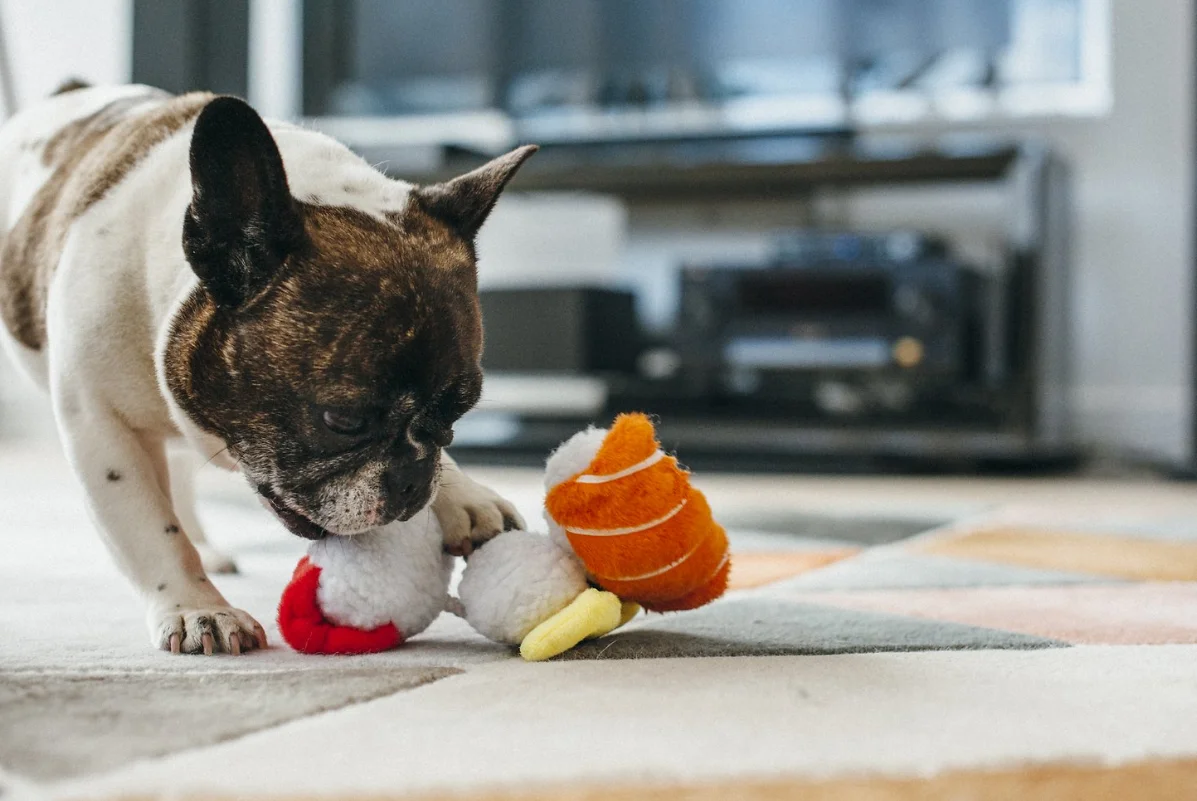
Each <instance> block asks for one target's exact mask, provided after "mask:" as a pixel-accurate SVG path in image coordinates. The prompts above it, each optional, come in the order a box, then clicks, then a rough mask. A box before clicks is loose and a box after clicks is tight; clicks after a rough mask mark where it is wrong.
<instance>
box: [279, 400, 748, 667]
mask: <svg viewBox="0 0 1197 801" xmlns="http://www.w3.org/2000/svg"><path fill="white" fill-rule="evenodd" d="M545 486H546V490H547V492H548V495H547V497H546V499H545V518H546V520H547V521H548V524H549V525H548V527H549V534H548V536H545V535H544V534H536V533H532V532H528V531H509V532H506V533H504V534H501V535H499V536H498V537H496V538H494V539H493V540H491V541H490V542H488V543H486V544H485V545H483V546H482V547H481V548H479V549H478V550H477V551H475V552H474V553H473V554H472V555H471V556H470V557H469V559H468V561H467V564H466V569H465V572H464V574H463V575H462V579H461V583H460V585H459V586H458V596H459V597H458V598H451V597H450V595H449V591H448V587H449V578H450V575H451V573H452V567H453V561H452V557H450V556H447V555H445V554H444V553H443V552H442V549H441V532H440V529H439V526H438V524H437V521H436V517H435V515H433V514H432V513H431V511H430V510H428V509H425V510H424V511H422V512H420V513H419V514H417V515H416V516H415V517H413V518H412V519H410V520H408V521H406V522H401V523H392V524H390V525H388V526H384V527H382V528H379V529H377V530H375V531H371V532H368V533H366V534H360V535H357V536H355V537H329V538H327V539H325V540H321V541H319V542H316V543H313V544H312V546H311V547H310V548H309V550H308V555H307V556H306V557H304V558H303V559H302V560H301V561H300V563H299V565H298V567H297V568H296V570H295V574H294V576H293V578H292V580H291V583H290V584H289V585H288V586H287V589H286V590H285V591H284V593H283V598H282V602H281V604H280V605H279V629H280V630H281V631H282V634H283V637H284V639H286V640H287V642H288V643H289V644H290V645H291V646H292V647H293V648H295V649H296V650H299V651H303V652H306V653H370V652H375V651H383V650H387V649H389V648H394V647H396V646H398V645H400V644H401V643H403V642H404V641H405V640H407V639H409V638H411V637H412V636H414V635H416V634H418V633H419V632H421V631H423V630H424V629H425V628H427V627H428V625H429V624H431V623H432V621H433V620H434V619H436V617H437V615H439V614H440V613H441V612H442V611H445V610H446V609H449V610H451V611H453V612H455V613H456V614H459V615H461V616H462V617H464V618H465V619H466V621H467V622H469V624H470V625H471V626H473V628H474V629H475V630H476V631H478V632H479V633H480V634H482V635H483V636H485V637H488V638H489V639H492V640H495V641H496V642H502V643H508V644H511V645H519V646H520V653H521V654H522V655H523V656H524V658H525V659H529V660H540V659H547V658H549V657H552V656H556V655H557V654H559V653H561V652H563V651H566V650H568V649H569V648H572V647H573V646H574V645H576V644H577V643H579V642H581V641H582V640H584V639H587V638H590V637H596V636H601V635H603V634H606V633H608V632H610V631H611V630H613V629H615V628H617V627H618V626H620V625H622V624H623V623H625V622H627V620H629V619H630V618H631V617H632V616H633V615H635V614H636V612H637V611H639V609H640V608H641V607H643V608H645V609H648V610H650V611H656V612H667V611H677V610H683V609H693V608H695V607H698V606H702V605H703V604H705V603H708V602H710V601H712V600H714V599H715V598H717V597H719V596H720V595H721V594H722V593H723V591H724V590H725V589H726V587H727V576H728V570H729V567H730V560H729V555H728V546H727V535H726V533H725V532H724V530H723V528H722V527H720V526H719V524H718V523H716V522H715V521H714V519H713V518H712V517H711V510H710V507H709V506H708V505H707V502H706V499H705V498H704V497H703V495H702V493H701V492H699V491H698V490H696V489H694V488H693V487H692V486H691V485H690V480H689V475H688V474H687V473H686V471H685V470H683V469H682V468H680V467H679V466H678V464H677V460H676V459H674V458H673V457H672V456H669V455H667V454H665V453H664V452H663V451H662V450H661V447H660V444H659V443H658V442H657V439H656V433H655V432H654V430H653V426H652V423H651V422H650V421H649V419H648V418H647V417H645V416H644V415H642V414H628V415H621V416H619V417H618V418H616V420H615V423H614V425H612V427H611V429H610V430H606V429H595V428H590V429H587V430H586V431H583V432H580V433H578V434H575V435H574V436H573V437H571V438H570V439H569V440H567V441H566V442H565V443H564V444H563V445H562V446H561V447H559V448H558V449H557V450H556V451H555V452H554V453H553V454H552V456H550V457H549V460H548V464H547V468H546V475H545Z"/></svg>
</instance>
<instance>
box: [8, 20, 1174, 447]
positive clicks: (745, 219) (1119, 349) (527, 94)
mask: <svg viewBox="0 0 1197 801" xmlns="http://www.w3.org/2000/svg"><path fill="white" fill-rule="evenodd" d="M0 14H2V18H3V36H4V41H5V43H6V45H7V51H8V63H9V70H8V71H9V73H10V74H9V76H8V79H7V80H6V81H5V89H6V94H7V95H8V97H7V99H6V102H7V103H8V104H9V105H12V104H14V103H15V104H16V105H18V106H19V105H20V104H21V103H28V102H32V101H33V100H35V99H37V98H39V97H41V96H44V95H45V94H47V93H49V92H50V91H51V90H52V89H53V88H54V87H55V86H57V85H58V84H59V83H61V82H62V81H63V80H64V79H66V78H68V77H72V76H79V77H83V78H85V79H88V80H90V81H93V82H98V83H115V82H124V81H129V80H133V81H137V82H144V83H151V84H155V85H158V86H161V87H163V88H166V89H169V90H173V91H185V90H189V89H196V88H206V89H213V90H216V91H222V92H230V93H234V94H238V95H242V96H246V97H248V99H249V100H250V101H251V102H252V103H254V104H255V105H256V106H257V107H258V108H259V110H260V111H262V112H263V113H264V114H266V115H270V116H275V117H281V118H296V119H302V120H304V121H305V123H306V124H308V125H310V126H312V127H315V128H318V129H322V130H325V131H327V132H329V133H330V134H333V135H335V136H337V137H338V138H340V139H342V140H343V141H345V142H347V143H348V144H349V145H351V146H352V147H354V148H355V149H357V150H358V151H360V152H361V153H362V154H363V155H364V156H365V157H366V158H368V159H369V160H370V161H371V162H372V163H375V164H378V165H379V166H380V167H381V168H383V169H385V170H386V171H387V172H388V173H390V174H393V175H394V176H396V177H403V178H405V179H408V180H412V181H416V182H427V181H433V180H438V179H441V178H444V177H448V176H450V175H453V174H456V173H458V172H461V171H464V170H467V169H469V168H472V167H473V166H476V165H477V164H480V163H481V162H482V161H484V160H485V159H486V158H488V157H490V156H493V155H495V154H498V153H501V152H503V151H505V150H507V149H509V148H510V147H512V146H514V145H515V144H519V143H523V142H536V143H539V144H541V145H542V148H543V150H542V152H541V153H540V154H539V155H537V156H536V157H535V158H534V159H533V160H532V161H531V162H529V164H528V166H527V167H525V169H524V170H523V171H522V172H521V173H520V175H519V176H518V177H517V179H516V180H515V182H514V183H513V185H512V188H511V190H509V192H508V193H507V194H506V195H505V196H504V199H503V200H502V201H501V203H500V204H499V207H498V209H497V210H496V212H495V214H494V216H493V217H492V218H491V221H490V222H489V223H488V224H487V227H486V228H485V229H484V231H483V233H482V236H481V238H480V241H479V254H480V279H481V286H482V289H483V304H484V309H485V315H486V325H487V351H486V356H485V360H486V362H485V366H486V368H487V374H488V377H487V390H486V394H485V397H484V399H483V402H482V403H481V404H480V406H479V408H478V409H477V410H476V411H474V412H472V413H471V414H470V415H469V416H467V418H466V419H465V420H463V421H462V423H461V425H460V427H459V429H458V436H457V445H456V446H455V450H456V451H458V453H459V454H460V455H461V457H463V458H465V459H466V460H475V461H488V462H498V463H503V464H510V463H535V462H538V461H539V460H541V459H542V458H543V455H544V453H545V452H546V451H548V450H549V449H551V448H552V447H553V446H554V445H555V444H556V443H557V442H559V441H560V440H561V439H563V438H564V437H566V436H568V435H569V434H570V433H572V432H573V431H575V430H576V429H577V428H578V426H579V425H580V424H582V423H584V422H586V421H590V420H598V421H601V420H604V419H607V418H609V417H610V415H611V414H612V413H614V412H617V411H621V410H627V409H643V410H646V411H650V412H653V413H655V414H657V415H659V416H660V418H661V421H662V423H661V434H662V438H663V440H664V441H665V443H666V445H667V446H669V447H671V448H676V449H678V450H679V451H681V452H682V453H683V454H684V455H685V458H686V460H687V462H689V463H690V464H691V465H692V466H695V467H700V468H717V469H753V470H755V469H765V470H794V471H798V470H804V469H809V468H811V467H814V468H818V469H822V470H828V469H844V470H857V469H867V470H877V469H885V470H890V469H892V470H927V469H931V470H986V469H1053V470H1054V469H1069V468H1072V467H1075V466H1078V465H1082V464H1084V463H1085V462H1086V460H1087V459H1088V458H1089V457H1093V456H1095V455H1102V456H1110V455H1112V456H1114V457H1116V458H1119V459H1124V460H1133V461H1135V462H1147V463H1150V464H1153V465H1158V466H1163V467H1166V468H1168V469H1176V470H1184V469H1186V468H1187V466H1188V465H1189V464H1190V463H1191V462H1192V461H1193V459H1194V455H1195V454H1194V448H1195V437H1194V423H1193V407H1194V403H1195V402H1197V394H1195V391H1194V385H1195V384H1194V382H1195V378H1194V369H1193V367H1194V354H1193V349H1192V343H1193V340H1194V314H1195V312H1197V302H1195V301H1194V293H1193V287H1192V284H1193V280H1192V276H1193V273H1194V252H1193V235H1194V220H1195V216H1194V205H1193V195H1194V188H1195V183H1194V177H1193V158H1194V156H1193V146H1194V137H1193V130H1194V97H1195V93H1194V83H1193V75H1194V55H1195V54H1194V46H1193V45H1194V41H1195V38H1194V30H1195V28H1194V4H1193V2H1191V0H1137V1H1136V2H1129V0H1127V1H1125V2H1123V0H252V1H249V0H240V1H238V0H3V2H0ZM0 369H2V370H3V371H4V372H0V402H2V404H3V405H2V406H0V432H3V434H4V435H5V436H7V437H10V438H18V437H25V438H33V437H40V436H46V435H47V434H49V433H50V432H52V424H51V423H50V422H49V421H48V417H47V416H46V413H45V412H44V411H43V407H44V404H43V403H42V402H41V401H40V400H38V399H37V398H36V396H34V395H32V393H31V391H30V390H28V389H27V388H26V387H24V385H23V384H21V383H20V382H19V381H18V380H17V379H16V378H15V376H14V375H13V374H12V372H11V370H10V368H9V367H8V366H7V365H5V366H4V367H3V368H0Z"/></svg>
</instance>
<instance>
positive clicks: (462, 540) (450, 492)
mask: <svg viewBox="0 0 1197 801" xmlns="http://www.w3.org/2000/svg"><path fill="white" fill-rule="evenodd" d="M432 511H433V512H435V513H436V518H437V520H438V521H439V522H440V524H441V529H442V530H443V531H444V533H445V550H446V551H448V552H449V553H451V554H455V555H458V556H464V555H468V554H469V553H470V552H471V551H473V550H474V546H475V545H481V544H482V543H484V542H486V541H487V540H489V539H490V538H491V537H493V536H495V535H496V534H499V533H500V532H503V531H507V530H509V529H513V528H523V527H524V519H523V518H522V517H520V513H519V512H517V511H516V509H515V507H514V506H512V505H511V504H510V503H508V502H507V501H505V500H503V499H502V498H500V497H499V495H498V493H496V492H495V491H494V490H492V489H490V488H489V487H484V486H482V485H481V484H479V483H478V482H476V481H474V480H473V479H471V478H470V477H469V476H467V475H466V474H465V473H463V472H461V468H460V467H458V466H457V462H455V461H453V458H452V457H451V456H449V454H447V453H445V452H444V451H441V480H440V487H439V488H438V489H437V493H436V499H435V500H433V502H432Z"/></svg>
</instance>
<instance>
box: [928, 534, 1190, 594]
mask: <svg viewBox="0 0 1197 801" xmlns="http://www.w3.org/2000/svg"><path fill="white" fill-rule="evenodd" d="M911 547H912V548H914V549H917V550H919V551H922V552H924V553H934V554H939V555H941V556H956V557H960V558H963V559H976V560H981V561H989V562H1003V563H1006V564H1015V565H1025V566H1027V567H1033V568H1039V569H1045V570H1070V571H1075V572H1081V573H1092V574H1095V575H1100V576H1112V577H1115V578H1122V579H1128V580H1132V581H1197V543H1192V542H1176V541H1163V540H1148V539H1143V538H1141V537H1135V538H1131V537H1119V536H1112V535H1108V534H1094V533H1081V532H1075V531H1058V530H1053V529H1037V528H1033V527H1015V526H1003V527H995V528H985V529H979V530H976V531H967V532H964V533H962V534H957V533H952V534H950V535H946V536H943V537H932V538H929V539H926V540H922V541H920V542H918V543H916V544H913V545H912V546H911Z"/></svg>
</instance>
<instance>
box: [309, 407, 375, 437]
mask: <svg viewBox="0 0 1197 801" xmlns="http://www.w3.org/2000/svg"><path fill="white" fill-rule="evenodd" d="M320 420H321V421H322V422H323V423H324V425H325V427H326V428H328V430H329V431H332V432H333V433H335V434H342V435H344V436H346V437H354V436H357V435H359V434H363V433H365V431H366V425H367V420H366V418H365V416H364V415H360V414H354V413H353V412H342V411H335V410H333V409H325V410H324V412H323V413H322V414H321V415H320Z"/></svg>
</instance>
